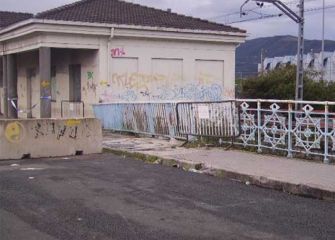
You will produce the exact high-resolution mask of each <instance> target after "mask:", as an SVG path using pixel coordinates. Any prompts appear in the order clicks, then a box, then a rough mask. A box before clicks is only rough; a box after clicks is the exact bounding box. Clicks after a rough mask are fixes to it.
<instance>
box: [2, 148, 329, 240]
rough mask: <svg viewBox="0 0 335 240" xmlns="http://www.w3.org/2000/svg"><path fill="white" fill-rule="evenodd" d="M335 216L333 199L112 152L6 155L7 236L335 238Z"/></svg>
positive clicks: (67, 239)
mask: <svg viewBox="0 0 335 240" xmlns="http://www.w3.org/2000/svg"><path fill="white" fill-rule="evenodd" d="M15 164H19V165H15ZM334 219H335V205H334V203H332V202H327V201H319V200H315V199H307V198H302V197H297V196H292V195H288V194H285V193H281V192H278V191H272V190H267V189H262V188H258V187H254V186H247V185H244V184H241V183H237V182H233V181H229V180H223V179H220V178H215V177H210V176H207V175H203V174H197V173H191V172H184V171H181V170H179V169H175V168H169V167H164V166H161V165H153V164H145V163H143V162H141V161H138V160H132V159H128V158H123V157H117V156H115V155H111V154H104V155H91V156H81V157H73V158H70V159H67V158H65V159H64V158H61V159H40V160H22V161H2V162H0V239H1V240H16V239H18V240H22V239H25V240H52V239H60V240H76V239H78V240H79V239H80V240H85V239H113V240H117V239H136V240H137V239H144V240H150V239H160V240H164V239H173V240H175V239H192V240H194V239H237V240H243V239H290V240H292V239H301V240H302V239H303V240H311V239H315V240H322V239H330V240H331V239H335V224H334Z"/></svg>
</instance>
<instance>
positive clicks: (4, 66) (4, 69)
mask: <svg viewBox="0 0 335 240" xmlns="http://www.w3.org/2000/svg"><path fill="white" fill-rule="evenodd" d="M2 75H3V76H2V78H3V93H4V98H3V101H4V109H3V114H4V117H5V118H7V117H8V105H7V102H8V91H7V82H8V81H7V56H6V55H4V56H2Z"/></svg>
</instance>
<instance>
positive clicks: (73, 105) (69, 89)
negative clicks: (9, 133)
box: [0, 47, 99, 119]
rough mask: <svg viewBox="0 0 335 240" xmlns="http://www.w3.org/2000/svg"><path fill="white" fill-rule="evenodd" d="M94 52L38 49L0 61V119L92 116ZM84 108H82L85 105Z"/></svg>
mask: <svg viewBox="0 0 335 240" xmlns="http://www.w3.org/2000/svg"><path fill="white" fill-rule="evenodd" d="M98 52H99V51H98V49H75V48H51V47H39V48H36V49H31V50H29V51H18V52H15V53H11V54H4V55H3V56H2V57H1V58H0V63H1V64H0V74H1V79H0V94H1V99H0V112H1V116H2V118H9V119H15V118H62V117H84V116H85V117H89V116H93V113H92V109H91V107H90V105H91V103H96V102H97V92H96V91H97V84H96V80H97V79H98V74H99V72H98ZM85 104H86V105H85Z"/></svg>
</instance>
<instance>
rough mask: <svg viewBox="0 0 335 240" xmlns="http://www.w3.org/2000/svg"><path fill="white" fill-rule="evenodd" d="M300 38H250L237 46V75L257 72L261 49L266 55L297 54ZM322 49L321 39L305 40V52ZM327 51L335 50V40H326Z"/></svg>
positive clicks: (242, 75) (249, 74)
mask: <svg viewBox="0 0 335 240" xmlns="http://www.w3.org/2000/svg"><path fill="white" fill-rule="evenodd" d="M297 44H298V40H297V38H296V37H293V36H275V37H265V38H256V39H252V40H248V41H246V42H245V43H243V44H241V45H240V46H239V47H238V48H237V52H236V77H245V76H251V75H255V74H257V70H258V69H257V68H258V67H257V66H258V63H260V62H261V50H262V48H263V49H264V50H265V56H266V57H281V56H286V55H295V54H297ZM312 49H313V51H314V52H315V53H318V52H320V51H321V41H320V40H305V53H309V52H311V50H312ZM325 51H335V41H330V40H327V41H325Z"/></svg>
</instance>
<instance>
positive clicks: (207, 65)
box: [195, 60, 224, 86]
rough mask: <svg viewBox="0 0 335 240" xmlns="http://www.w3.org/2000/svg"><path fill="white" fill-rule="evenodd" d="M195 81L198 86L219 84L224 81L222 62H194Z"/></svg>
mask: <svg viewBox="0 0 335 240" xmlns="http://www.w3.org/2000/svg"><path fill="white" fill-rule="evenodd" d="M195 68H196V79H197V81H198V83H199V84H204V85H210V84H214V83H215V84H221V86H223V80H224V61H216V60H196V66H195Z"/></svg>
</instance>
